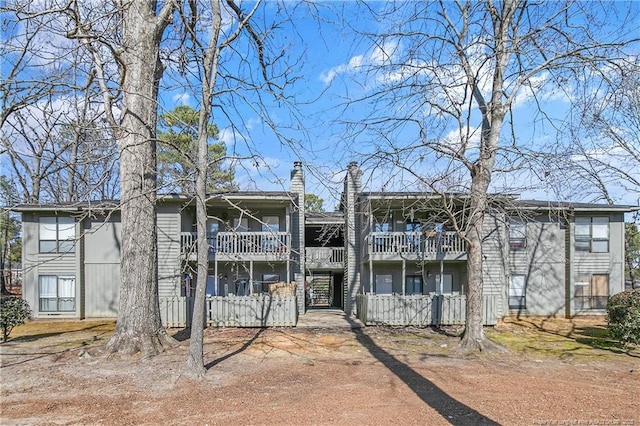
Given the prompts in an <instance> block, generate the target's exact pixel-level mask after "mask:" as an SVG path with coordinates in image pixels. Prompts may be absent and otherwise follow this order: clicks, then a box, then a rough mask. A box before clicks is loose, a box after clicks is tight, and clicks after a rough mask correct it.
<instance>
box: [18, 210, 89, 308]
mask: <svg viewBox="0 0 640 426" xmlns="http://www.w3.org/2000/svg"><path fill="white" fill-rule="evenodd" d="M47 216H52V214H51V213H49V214H47ZM76 235H80V224H79V223H76ZM22 238H23V240H22V259H23V281H22V297H23V299H25V300H26V301H27V302H28V303H29V306H30V307H31V310H32V312H33V316H34V317H35V318H45V317H49V316H56V317H80V312H81V295H82V292H81V284H82V275H81V274H80V258H81V256H80V253H81V245H80V244H79V243H76V247H75V252H74V253H40V252H39V251H40V247H39V216H38V215H36V214H32V213H23V214H22ZM40 275H57V276H71V277H75V286H76V288H75V298H76V303H75V311H73V312H61V313H58V312H40V300H39V294H38V277H39V276H40Z"/></svg>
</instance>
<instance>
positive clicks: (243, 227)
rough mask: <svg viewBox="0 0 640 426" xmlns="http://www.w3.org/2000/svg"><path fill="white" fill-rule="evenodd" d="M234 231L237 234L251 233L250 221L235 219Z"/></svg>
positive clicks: (241, 218) (240, 218)
mask: <svg viewBox="0 0 640 426" xmlns="http://www.w3.org/2000/svg"><path fill="white" fill-rule="evenodd" d="M233 230H234V231H235V232H249V219H248V218H246V217H236V218H233Z"/></svg>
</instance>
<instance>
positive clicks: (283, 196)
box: [11, 191, 297, 212]
mask: <svg viewBox="0 0 640 426" xmlns="http://www.w3.org/2000/svg"><path fill="white" fill-rule="evenodd" d="M296 197H297V194H294V193H291V192H285V191H233V192H221V193H217V194H209V196H208V198H207V202H209V203H210V202H214V201H215V200H221V201H224V200H234V201H266V200H271V201H281V202H291V201H292V200H293V199H295V198H296ZM193 200H194V196H193V195H187V194H163V195H158V203H170V202H178V203H182V204H187V203H190V202H193ZM120 206H121V202H120V200H97V201H83V202H73V203H37V204H18V205H16V206H14V207H12V208H11V210H12V211H16V212H37V211H50V212H54V211H60V212H74V211H86V210H91V211H96V210H98V211H100V210H118V209H120Z"/></svg>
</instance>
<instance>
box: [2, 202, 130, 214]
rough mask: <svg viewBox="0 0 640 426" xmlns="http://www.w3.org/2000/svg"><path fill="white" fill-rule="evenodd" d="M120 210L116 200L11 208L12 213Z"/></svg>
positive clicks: (40, 204) (26, 205)
mask: <svg viewBox="0 0 640 426" xmlns="http://www.w3.org/2000/svg"><path fill="white" fill-rule="evenodd" d="M119 208H120V201H118V200H100V201H83V202H74V203H38V204H18V205H16V206H13V207H11V210H12V211H16V212H30V211H65V212H74V211H83V210H94V211H95V210H117V209H119Z"/></svg>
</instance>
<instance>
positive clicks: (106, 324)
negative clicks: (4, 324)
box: [9, 320, 116, 341]
mask: <svg viewBox="0 0 640 426" xmlns="http://www.w3.org/2000/svg"><path fill="white" fill-rule="evenodd" d="M115 326H116V322H115V320H55V321H42V320H34V321H29V322H27V323H25V324H22V325H19V326H18V327H16V328H14V329H13V330H12V332H11V336H10V339H9V340H10V341H11V340H35V339H39V338H43V337H49V336H56V335H60V334H63V333H72V332H76V331H91V332H93V333H96V334H105V333H112V332H113V330H114V329H115Z"/></svg>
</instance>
